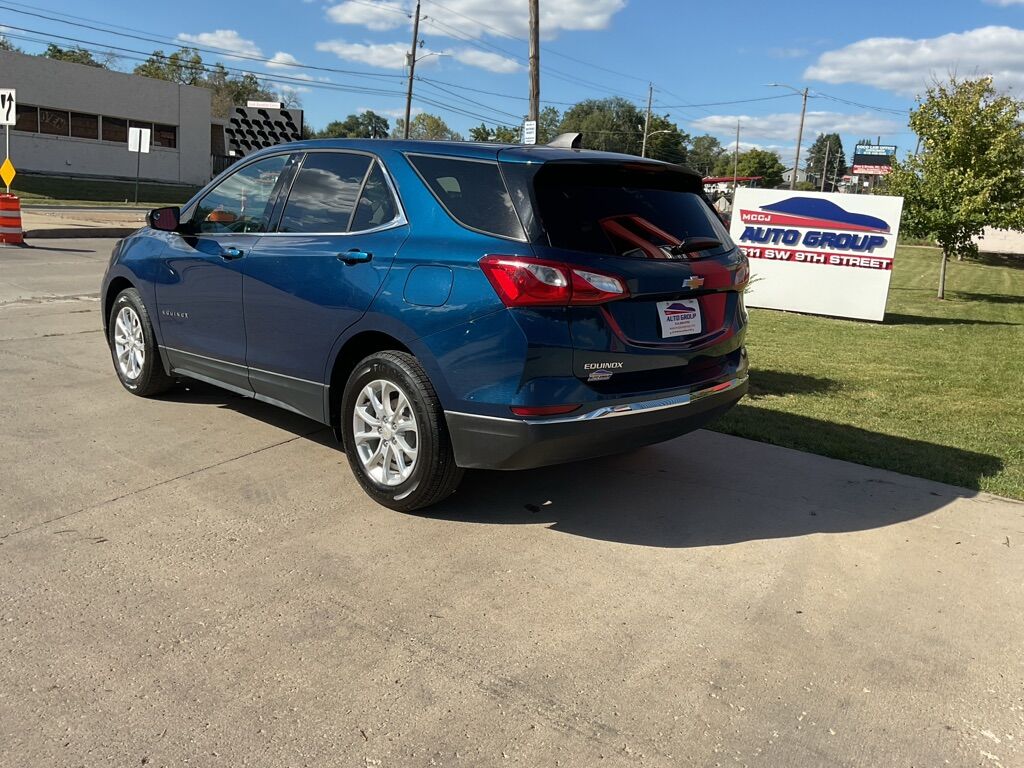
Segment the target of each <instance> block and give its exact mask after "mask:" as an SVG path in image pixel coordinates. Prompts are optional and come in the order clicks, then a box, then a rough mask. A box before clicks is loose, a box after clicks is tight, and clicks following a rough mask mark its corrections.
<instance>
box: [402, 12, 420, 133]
mask: <svg viewBox="0 0 1024 768" xmlns="http://www.w3.org/2000/svg"><path fill="white" fill-rule="evenodd" d="M419 38H420V0H416V14H415V15H414V16H413V19H412V52H411V53H410V54H409V89H408V90H407V91H406V92H405V130H404V134H405V135H404V136H403V138H406V139H408V138H409V115H410V114H411V113H412V80H413V77H415V75H416V49H417V48H418V47H419Z"/></svg>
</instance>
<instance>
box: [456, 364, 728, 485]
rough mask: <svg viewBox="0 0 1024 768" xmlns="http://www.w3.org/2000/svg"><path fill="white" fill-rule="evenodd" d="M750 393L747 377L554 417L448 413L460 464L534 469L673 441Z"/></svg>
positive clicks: (481, 467)
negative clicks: (675, 393)
mask: <svg viewBox="0 0 1024 768" xmlns="http://www.w3.org/2000/svg"><path fill="white" fill-rule="evenodd" d="M746 391H747V377H746V376H745V375H744V376H742V377H737V378H734V379H729V380H728V381H726V382H722V383H720V384H716V385H714V386H711V387H708V388H706V389H701V390H698V391H696V392H690V393H686V394H682V395H676V396H672V397H664V398H659V399H656V400H644V401H640V402H635V403H625V404H619V405H612V406H602V407H599V408H596V409H594V410H592V411H588V412H586V413H584V414H571V415H569V416H566V417H558V418H553V419H513V418H508V419H505V418H495V417H493V416H477V415H474V414H469V413H457V412H453V411H446V412H445V416H446V417H447V421H448V431H449V432H450V434H451V438H452V445H453V447H454V449H455V463H456V464H458V465H459V466H460V467H466V468H468V469H532V468H534V467H543V466H547V465H549V464H561V463H564V462H568V461H577V460H579V459H589V458H593V457H595V456H605V455H608V454H611V453H620V452H622V451H628V450H631V449H633V448H639V447H641V446H644V445H651V444H652V443H660V442H663V441H665V440H671V439H672V438H674V437H678V436H679V435H684V434H686V433H687V432H692V431H693V430H695V429H699V428H700V427H702V426H704V425H705V424H707V423H708V422H710V421H712V420H713V419H715V418H717V417H718V416H720V415H722V414H723V413H725V412H726V411H727V410H729V409H730V408H731V407H732V406H733V405H735V404H736V401H738V400H739V399H740V398H741V397H743V395H744V393H746Z"/></svg>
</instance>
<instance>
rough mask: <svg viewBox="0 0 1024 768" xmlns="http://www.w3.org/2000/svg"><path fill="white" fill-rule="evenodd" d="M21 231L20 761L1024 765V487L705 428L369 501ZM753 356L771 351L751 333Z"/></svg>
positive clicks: (14, 761) (330, 461) (17, 392)
mask: <svg viewBox="0 0 1024 768" xmlns="http://www.w3.org/2000/svg"><path fill="white" fill-rule="evenodd" d="M50 245H52V246H53V247H48V248H41V247H40V248H34V249H31V250H29V249H25V250H20V249H0V765H2V766H4V767H5V768H20V767H22V766H25V767H29V766H31V767H32V768H38V766H72V767H77V766H101V765H102V766H133V765H147V766H183V765H197V766H217V765H223V766H232V767H234V766H243V765H251V766H317V767H322V766H431V765H445V766H474V767H476V766H510V765H520V766H530V767H531V768H533V767H535V766H556V765H562V766H594V765H612V766H619V765H622V766H633V765H643V766H714V765H722V766H732V765H751V766H786V767H791V766H940V765H953V766H986V768H1009V767H1010V766H1019V765H1024V652H1022V651H1024V610H1022V609H1024V589H1022V585H1024V505H1022V504H1019V503H1016V502H1010V501H1006V500H1001V499H996V498H994V497H990V496H984V495H976V494H973V493H971V492H968V491H965V490H962V489H957V488H952V487H949V486H944V485H939V484H936V483H931V482H927V481H923V480H917V479H913V478H908V477H903V476H900V475H896V474H892V473H888V472H882V471H877V470H872V469H867V468H864V467H860V466H856V465H852V464H846V463H842V462H837V461H832V460H828V459H823V458H819V457H815V456H810V455H806V454H801V453H798V452H794V451H789V450H785V449H779V448H773V447H769V446H765V445H760V444H757V443H753V442H748V441H745V440H739V439H735V438H729V437H725V436H721V435H717V434H714V433H710V432H699V433H695V434H693V435H690V436H687V437H685V438H682V439H679V440H676V441H674V442H672V443H669V444H665V445H662V446H657V447H653V448H648V449H644V450H641V451H637V452H634V453H632V454H629V455H626V456H622V457H617V458H609V459H604V460H600V461H592V462H589V463H587V464H581V465H574V466H567V467H558V468H552V469H546V470H538V471H533V472H526V473H512V474H499V473H483V472H480V473H474V474H471V475H469V476H468V477H467V481H466V482H465V484H464V486H463V488H462V489H461V490H460V492H459V493H458V494H457V495H456V496H455V497H453V498H452V499H451V500H450V501H448V502H446V503H445V504H443V505H442V506H441V507H439V508H438V509H436V510H434V511H432V512H430V513H429V514H418V515H410V514H400V513H397V512H392V511H389V510H387V509H383V508H381V507H377V506H375V505H374V504H372V503H371V502H370V501H368V500H367V498H366V497H365V496H364V495H363V494H362V493H361V492H360V490H359V488H358V487H357V485H356V483H355V481H354V480H353V478H352V477H351V475H350V473H349V470H348V468H347V465H346V464H345V459H344V456H343V455H342V454H341V453H340V451H339V450H338V449H337V448H336V447H335V446H334V445H333V443H332V440H331V438H330V435H329V434H328V432H327V430H325V429H323V428H321V427H320V426H318V425H317V424H314V423H312V422H309V421H306V420H303V419H301V418H299V417H297V416H293V415H290V414H288V413H285V412H283V411H278V410H275V409H273V408H271V407H270V406H266V405H263V404H259V403H256V402H253V401H250V400H246V399H243V398H239V397H236V396H233V395H230V394H227V393H223V392H220V391H218V390H215V389H213V388H210V387H206V386H195V387H188V388H186V387H182V388H181V389H180V390H178V391H176V392H174V393H173V394H171V395H170V396H165V397H163V398H161V399H158V400H150V401H146V400H140V399H137V398H134V397H132V396H130V395H129V394H127V393H126V392H124V391H123V390H122V389H121V387H120V386H119V385H118V383H117V381H116V379H115V377H114V374H113V371H112V368H111V363H110V359H109V356H108V353H107V351H106V348H105V346H104V342H103V338H102V334H101V332H100V330H99V329H100V317H99V312H98V302H97V299H96V292H97V288H98V281H99V277H100V274H101V272H102V269H103V267H104V265H105V263H106V260H107V258H108V255H109V252H110V247H111V245H112V243H110V242H109V241H107V242H96V241H82V240H77V241H69V242H59V241H54V242H52V243H51V244H50ZM755 365H756V361H755Z"/></svg>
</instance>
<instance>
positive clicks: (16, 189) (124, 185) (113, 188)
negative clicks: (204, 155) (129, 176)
mask: <svg viewBox="0 0 1024 768" xmlns="http://www.w3.org/2000/svg"><path fill="white" fill-rule="evenodd" d="M198 189H199V188H198V187H189V186H182V185H176V184H150V183H148V182H145V181H143V182H140V183H139V207H140V208H146V209H149V208H155V207H158V206H161V205H180V204H181V203H184V202H186V201H187V200H188V199H189V198H190V197H192V195H194V194H195V193H196V191H197V190H198ZM11 192H13V193H14V194H16V195H18V197H20V198H21V200H22V204H23V205H32V204H36V205H70V206H75V205H84V206H94V205H101V206H107V205H110V206H115V205H118V206H123V205H125V200H128V201H130V202H129V203H128V205H129V206H132V205H133V202H131V201H134V200H135V182H134V181H110V180H106V179H71V178H62V177H58V176H34V175H32V174H22V173H19V174H18V175H17V176H16V177H15V178H14V184H13V185H11Z"/></svg>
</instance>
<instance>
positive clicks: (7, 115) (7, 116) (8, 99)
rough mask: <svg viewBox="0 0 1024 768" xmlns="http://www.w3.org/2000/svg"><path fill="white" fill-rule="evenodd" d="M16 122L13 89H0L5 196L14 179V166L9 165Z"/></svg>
mask: <svg viewBox="0 0 1024 768" xmlns="http://www.w3.org/2000/svg"><path fill="white" fill-rule="evenodd" d="M17 122H18V106H17V99H16V94H15V91H14V89H13V88H0V125H2V126H3V127H4V144H5V147H6V150H5V153H4V169H5V172H4V184H5V185H6V186H7V194H8V195H9V194H11V182H10V181H9V178H14V166H13V165H12V164H11V126H12V125H16V124H17Z"/></svg>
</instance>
